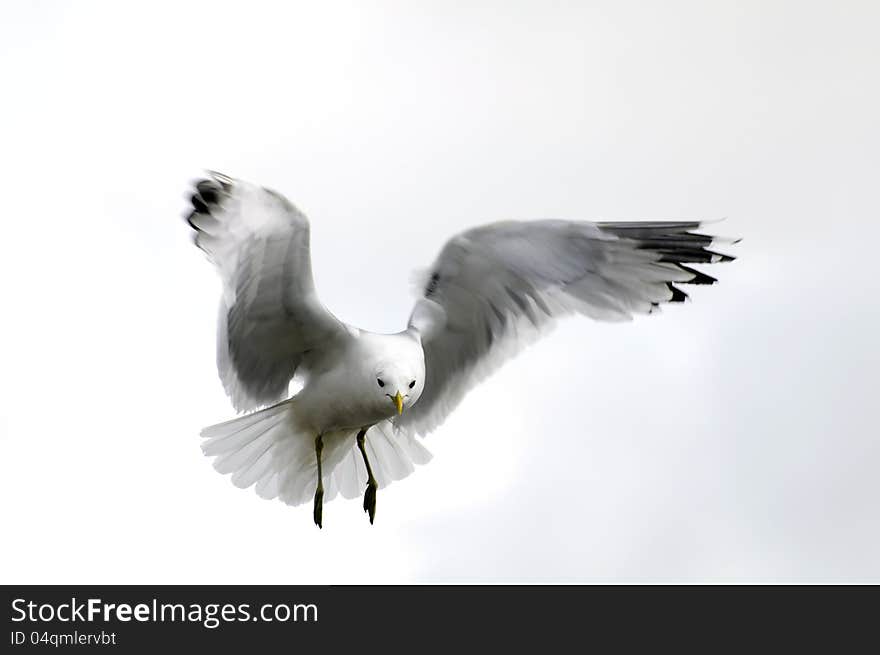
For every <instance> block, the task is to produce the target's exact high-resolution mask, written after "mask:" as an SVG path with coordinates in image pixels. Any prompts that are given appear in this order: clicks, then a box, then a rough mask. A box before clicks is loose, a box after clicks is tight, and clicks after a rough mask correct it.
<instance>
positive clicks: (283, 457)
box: [202, 399, 431, 505]
mask: <svg viewBox="0 0 880 655" xmlns="http://www.w3.org/2000/svg"><path fill="white" fill-rule="evenodd" d="M294 400H295V399H291V400H286V401H284V402H281V403H278V404H277V405H273V406H271V407H267V408H266V409H262V410H260V411H257V412H254V413H252V414H248V415H246V416H242V417H239V418H236V419H233V420H231V421H226V422H225V423H218V424H216V425H212V426H210V427H207V428H205V429H204V430H202V437H203V438H204V441H203V443H202V452H204V454H205V455H207V456H209V457H215V458H216V459H215V460H214V468H215V469H217V471H218V472H220V473H223V474H232V478H231V479H232V483H233V484H235V485H236V486H237V487H240V488H243V489H246V488H248V487H251V486H255V489H256V492H257V494H258V495H259V496H260V497H261V498H266V499H273V498H278V499H279V500H281V501H282V502H284V503H286V504H288V505H301V504H303V503H307V502H311V501H312V498H313V495H314V492H315V487H316V485H317V481H318V478H317V474H318V467H317V459H316V457H315V437H316V436H317V435H315V434H312V433H310V432H308V431H306V430H303V429H302V428H301V427H300V426H299V425H298V424H297V421H296V413H295V403H294ZM356 436H357V431H354V430H345V431H336V432H329V433H325V434H324V435H323V436H322V440H323V443H324V450H323V455H322V469H323V474H324V502H327V501H330V500H332V499H333V498H335V497H336V495H337V494H342V496H343V497H345V498H354V497H357V496H360V495H362V494H363V493H364V488H365V487H366V484H367V472H366V467H365V466H364V462H363V458H362V457H361V454H360V451H359V450H358V449H357V447H356V444H355V437H356ZM366 450H367V456H368V457H369V458H370V465H371V467H372V469H373V474H374V475H375V477H376V481H377V482H378V483H379V487H380V488H381V487H385V486H387V485H388V484H390V483H391V482H392V481H394V480H400V479H402V478H404V477H406V476H407V475H409V474H410V473H412V472H413V470H415V465H416V464H425V463H427V462H428V461H429V460H430V459H431V454H430V453H429V452H428V450H427V449H426V448H425V447H424V446H422V444H421V443H420V442H419V441H418V440H417V439H416V438H414V437H412V436H409V435H405V434H403V433H396V432H395V431H394V430H393V429H392V428H391V426H390V424H389V423H388V422H387V421H386V422H383V423H381V424H379V425H376V426H373V427H372V428H370V430H368V432H367V438H366Z"/></svg>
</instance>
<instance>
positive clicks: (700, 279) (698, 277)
mask: <svg viewBox="0 0 880 655" xmlns="http://www.w3.org/2000/svg"><path fill="white" fill-rule="evenodd" d="M678 267H679V268H680V269H681V270H683V271H685V272H686V273H691V274H692V275H693V276H694V277H693V279H690V280H687V281H682V282H681V284H715V283H716V282H717V281H718V278H714V277H712V276H711V275H706V274H705V273H703V272H702V271H697V270H695V269H693V268H691V267H690V266H685V265H684V264H678Z"/></svg>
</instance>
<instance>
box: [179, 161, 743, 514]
mask: <svg viewBox="0 0 880 655" xmlns="http://www.w3.org/2000/svg"><path fill="white" fill-rule="evenodd" d="M191 200H192V205H193V211H192V212H191V213H190V214H189V216H188V218H187V220H188V222H189V224H190V225H191V226H192V227H193V229H194V230H195V236H194V241H195V243H196V245H197V246H198V247H199V248H201V249H202V250H203V251H204V252H205V253H206V254H207V256H208V258H209V259H210V260H211V261H212V262H213V263H214V265H215V266H216V267H217V270H218V271H219V273H220V277H221V278H222V282H223V294H222V297H221V302H220V313H219V318H218V327H217V368H218V371H219V374H220V378H221V380H222V382H223V387H224V389H225V390H226V393H227V394H228V395H229V398H230V399H231V401H232V405H233V406H234V408H235V409H236V410H237V411H239V412H250V413H247V414H245V415H244V416H241V417H239V418H236V419H233V420H231V421H227V422H225V423H220V424H217V425H213V426H211V427H208V428H205V429H204V430H203V431H202V436H203V437H204V441H203V445H202V450H203V451H204V453H205V455H208V456H212V457H215V460H214V466H215V468H216V469H217V470H218V471H219V472H221V473H224V474H230V473H231V474H232V481H233V483H234V484H236V485H237V486H239V487H242V488H247V487H251V486H255V487H256V492H257V493H258V494H259V495H260V496H261V497H263V498H267V499H272V498H278V499H280V500H282V501H283V502H285V503H287V504H289V505H299V504H302V503H305V502H307V501H308V500H310V499H312V500H313V506H314V509H313V516H314V521H315V523H316V524H317V525H318V526H319V527H321V526H322V516H323V502H324V501H325V500H328V501H329V500H331V499H332V498H334V497H335V496H336V495H337V494H341V495H342V496H344V497H346V498H353V497H356V496H359V495H360V494H361V493H363V494H364V502H363V507H364V510H365V511H366V512H367V513H368V514H369V518H370V523H372V522H373V520H374V518H375V513H376V490H377V489H379V488H381V487H384V486H385V485H387V484H389V483H390V482H392V481H393V480H399V479H401V478H403V477H405V476H407V475H409V474H410V473H411V472H412V471H413V470H414V468H415V465H417V464H426V463H427V462H428V461H429V460H430V458H431V455H430V453H429V452H428V451H427V450H426V449H425V447H424V446H423V445H422V444H421V442H420V438H421V437H424V436H425V435H427V434H428V433H429V432H431V431H432V430H434V429H435V428H436V427H437V426H439V425H440V424H441V423H442V422H443V421H444V420H445V419H446V417H447V416H448V415H449V414H450V413H451V412H452V411H453V410H454V409H455V407H456V406H457V405H458V404H459V403H460V402H461V400H462V398H464V396H465V395H466V394H467V392H468V391H469V390H470V389H472V388H473V387H474V385H476V384H477V383H478V382H480V381H481V380H483V379H484V378H485V377H486V376H487V375H489V374H490V373H492V372H493V371H494V370H495V369H497V368H498V367H499V366H500V365H501V364H502V363H503V362H504V361H505V360H506V359H508V358H510V357H512V356H514V355H515V354H517V353H518V352H519V351H520V350H522V348H523V347H524V346H525V345H526V344H528V343H530V342H531V341H533V340H534V339H535V338H537V337H538V336H540V335H541V334H544V333H546V332H547V330H548V329H549V328H550V327H551V325H552V324H553V323H554V320H555V319H557V318H559V317H562V316H566V315H570V314H582V315H584V316H587V317H590V318H593V319H597V320H602V321H620V320H627V319H630V318H631V317H632V315H633V314H650V313H652V312H653V311H655V310H656V309H657V308H658V307H659V305H660V304H661V303H666V302H682V301H684V300H685V299H686V298H687V297H688V296H687V294H686V293H684V292H683V291H682V290H681V289H680V288H679V287H678V286H677V285H680V284H712V283H714V282H715V281H716V280H715V278H713V277H710V276H709V275H706V274H705V273H703V272H701V271H697V270H696V269H694V268H691V267H690V266H689V264H711V263H716V262H727V261H731V260H732V259H733V257H731V256H729V255H723V254H719V253H717V252H714V251H713V250H711V249H710V248H711V247H712V244H713V243H717V242H718V241H719V240H718V239H716V238H713V237H711V236H707V235H704V234H700V233H698V232H696V231H695V230H697V229H698V228H699V227H700V225H701V223H700V222H699V221H649V222H645V221H640V222H599V223H592V222H586V221H567V220H534V221H502V222H498V223H492V224H489V225H483V226H480V227H475V228H472V229H470V230H466V231H465V232H462V233H461V234H459V235H457V236H455V237H453V238H452V239H450V240H449V241H448V242H447V243H446V244H445V245H444V247H443V249H442V250H441V251H440V254H439V256H438V257H437V259H436V261H435V262H434V264H433V265H432V267H431V268H430V273H429V275H428V277H427V278H426V280H425V285H424V288H423V290H422V293H421V297H420V298H419V299H418V300H417V301H416V303H415V307H414V308H413V310H412V314H411V315H410V318H409V323H408V325H407V327H406V329H405V330H403V331H401V332H398V333H396V334H376V333H373V332H368V331H366V330H361V329H359V328H357V327H354V326H351V325H347V324H345V323H343V322H342V321H340V320H339V319H338V318H336V317H335V316H334V315H333V314H331V313H330V312H329V311H328V310H327V309H326V308H325V307H324V305H323V304H321V301H320V300H319V298H318V296H317V293H316V291H315V286H314V282H313V279H312V265H311V256H310V252H309V222H308V219H307V218H306V217H305V215H303V214H302V212H300V211H299V210H298V209H297V208H296V207H295V206H294V205H293V204H292V203H291V202H290V201H289V200H287V199H286V198H285V197H284V196H282V195H280V194H279V193H276V192H275V191H271V190H269V189H265V188H262V187H259V186H256V185H253V184H249V183H247V182H244V181H242V180H238V179H234V178H231V177H228V176H226V175H222V174H220V173H213V172H212V173H210V176H209V178H208V179H204V180H200V181H198V182H196V184H195V190H194V193H193V195H192V198H191ZM727 243H735V242H734V241H727ZM294 376H296V378H297V379H298V380H300V381H301V382H302V388H301V390H300V391H299V392H298V393H296V394H295V395H294V396H293V397H290V398H288V397H287V396H288V388H289V384H290V382H291V380H292V379H293V378H294ZM364 489H366V491H364Z"/></svg>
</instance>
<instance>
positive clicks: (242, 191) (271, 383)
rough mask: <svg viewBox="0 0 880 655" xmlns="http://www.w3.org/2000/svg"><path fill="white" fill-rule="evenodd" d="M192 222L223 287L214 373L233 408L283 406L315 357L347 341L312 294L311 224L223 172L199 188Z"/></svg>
mask: <svg viewBox="0 0 880 655" xmlns="http://www.w3.org/2000/svg"><path fill="white" fill-rule="evenodd" d="M191 202H192V206H193V210H192V212H191V213H190V215H189V216H188V217H187V221H188V222H189V224H190V225H191V226H192V228H193V229H194V230H195V236H194V241H195V244H196V245H197V246H198V247H199V248H201V249H202V250H203V251H204V252H205V254H207V255H208V258H209V259H210V260H211V261H212V262H213V263H214V264H215V265H216V267H217V269H218V271H219V273H220V277H221V279H222V281H223V296H222V300H221V304H220V315H219V318H218V322H217V324H218V330H217V369H218V372H219V374H220V379H221V380H222V381H223V387H224V389H225V390H226V393H227V394H228V395H229V397H230V399H231V400H232V404H233V406H234V407H235V409H237V410H239V411H245V410H249V409H254V408H256V407H260V406H263V405H268V404H270V403H273V402H276V401H278V400H281V399H283V398H284V397H285V396H286V394H287V387H288V384H289V383H290V380H291V378H292V377H293V375H294V373H296V371H297V369H298V368H299V367H300V366H301V365H302V364H303V363H304V359H305V357H306V355H307V353H309V352H310V351H313V350H316V349H320V348H330V347H333V343H334V341H335V340H337V339H342V338H346V336H347V331H346V330H345V327H344V325H343V324H342V323H341V322H340V321H339V320H338V319H336V317H334V316H333V315H332V314H331V313H330V312H329V311H327V309H326V308H325V307H324V306H323V305H322V304H321V303H320V301H319V300H318V298H317V294H316V292H315V285H314V280H313V277H312V264H311V255H310V248H309V222H308V219H307V218H306V217H305V215H304V214H303V213H302V212H300V211H299V210H298V209H297V208H296V207H295V206H294V205H293V204H292V203H291V202H290V201H288V200H287V199H286V198H285V197H284V196H282V195H280V194H278V193H276V192H274V191H271V190H269V189H264V188H262V187H258V186H255V185H252V184H249V183H247V182H243V181H241V180H236V179H233V178H231V177H228V176H226V175H222V174H220V173H211V176H210V178H209V179H204V180H199V181H198V182H196V183H195V192H194V193H193V195H192V196H191Z"/></svg>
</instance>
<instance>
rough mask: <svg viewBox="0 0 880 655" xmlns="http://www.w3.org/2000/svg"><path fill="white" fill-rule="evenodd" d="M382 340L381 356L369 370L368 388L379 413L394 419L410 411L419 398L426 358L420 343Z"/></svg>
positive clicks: (394, 337) (397, 338)
mask: <svg viewBox="0 0 880 655" xmlns="http://www.w3.org/2000/svg"><path fill="white" fill-rule="evenodd" d="M382 336H383V337H384V338H383V339H382V340H381V341H382V343H381V347H382V353H381V356H379V357H377V358H376V359H375V360H374V361H373V365H372V366H371V367H370V368H369V369H368V370H369V371H370V372H371V377H370V380H368V381H367V384H368V385H369V386H370V388H371V390H372V395H373V398H374V399H375V401H376V404H377V405H378V407H379V408H381V409H380V411H381V412H382V413H383V414H384V413H386V412H387V414H388V415H389V416H395V415H399V414H402V413H403V412H404V411H405V410H406V409H407V408H409V407H412V405H413V404H414V403H415V402H416V401H417V400H418V399H419V396H421V395H422V389H424V387H425V356H424V353H423V351H422V346H421V344H420V343H419V341H418V340H417V339H414V338H412V337H411V336H408V335H405V334H401V335H382Z"/></svg>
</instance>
